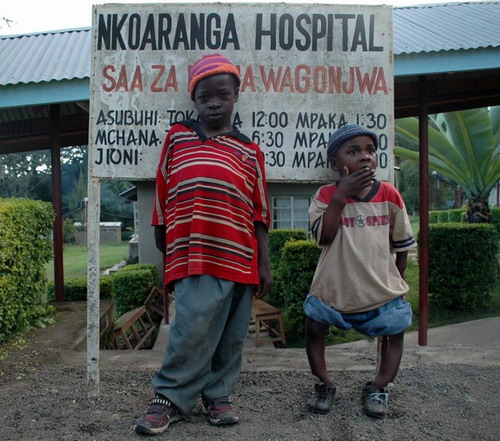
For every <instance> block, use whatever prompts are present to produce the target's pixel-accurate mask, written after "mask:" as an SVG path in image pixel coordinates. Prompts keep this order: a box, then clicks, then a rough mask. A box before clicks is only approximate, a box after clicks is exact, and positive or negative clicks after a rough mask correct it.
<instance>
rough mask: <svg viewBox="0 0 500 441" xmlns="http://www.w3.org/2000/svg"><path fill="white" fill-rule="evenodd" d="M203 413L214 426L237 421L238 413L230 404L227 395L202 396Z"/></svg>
mask: <svg viewBox="0 0 500 441" xmlns="http://www.w3.org/2000/svg"><path fill="white" fill-rule="evenodd" d="M203 413H204V414H205V415H208V421H209V422H210V424H213V425H214V426H222V425H227V424H236V423H237V422H238V415H236V412H235V411H234V409H233V407H232V406H231V400H230V399H229V397H219V398H213V399H208V398H203Z"/></svg>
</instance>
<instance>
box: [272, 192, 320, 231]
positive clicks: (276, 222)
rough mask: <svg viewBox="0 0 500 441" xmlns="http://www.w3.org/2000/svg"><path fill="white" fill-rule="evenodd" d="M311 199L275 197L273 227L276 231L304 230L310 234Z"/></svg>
mask: <svg viewBox="0 0 500 441" xmlns="http://www.w3.org/2000/svg"><path fill="white" fill-rule="evenodd" d="M310 203H311V198H310V197H304V196H273V198H272V209H273V225H272V227H273V228H274V229H280V228H302V229H304V230H306V231H307V232H309V213H308V209H309V204H310Z"/></svg>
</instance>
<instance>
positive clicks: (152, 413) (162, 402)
mask: <svg viewBox="0 0 500 441" xmlns="http://www.w3.org/2000/svg"><path fill="white" fill-rule="evenodd" d="M182 419H184V416H183V415H182V414H181V412H180V410H179V409H178V408H177V406H176V405H175V404H174V403H172V402H171V401H170V400H168V399H167V398H165V397H163V396H161V395H156V397H155V398H154V399H153V400H152V401H151V403H150V404H149V407H148V409H147V410H146V413H145V414H144V415H143V417H142V418H141V419H140V420H139V421H137V424H136V425H135V431H136V432H137V433H142V434H146V435H159V434H160V433H163V432H165V430H167V429H168V426H169V425H170V423H175V422H176V421H180V420H182Z"/></svg>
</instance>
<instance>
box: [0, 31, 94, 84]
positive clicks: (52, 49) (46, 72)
mask: <svg viewBox="0 0 500 441" xmlns="http://www.w3.org/2000/svg"><path fill="white" fill-rule="evenodd" d="M90 50H91V32H90V29H89V28H82V29H70V30H64V31H51V32H43V33H37V34H28V35H15V36H7V37H0V56H1V59H2V62H1V63H0V85H2V86H5V85H10V84H28V83H41V82H45V81H60V80H74V79H82V78H89V76H90Z"/></svg>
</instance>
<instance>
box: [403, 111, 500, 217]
mask: <svg viewBox="0 0 500 441" xmlns="http://www.w3.org/2000/svg"><path fill="white" fill-rule="evenodd" d="M430 121H431V124H429V167H430V168H432V169H433V170H436V171H437V172H438V173H440V174H441V175H443V176H446V177H447V178H448V179H449V180H450V181H452V182H455V183H456V184H457V185H459V186H460V187H461V188H462V190H463V192H464V194H465V196H466V198H467V200H468V210H467V220H468V222H491V212H490V210H489V206H488V198H489V195H490V193H491V190H492V189H493V187H494V186H495V184H496V183H497V182H498V181H499V180H500V106H497V107H492V108H491V109H489V110H488V109H473V110H462V111H458V112H449V113H439V114H436V115H431V116H430ZM395 127H396V133H398V134H400V135H402V136H404V137H406V138H408V139H409V140H411V141H412V145H411V147H410V148H405V147H400V146H396V147H395V148H394V153H395V154H396V156H399V157H401V158H404V159H408V160H411V161H417V162H418V161H419V153H418V119H417V118H414V117H412V118H402V119H398V120H396V124H395Z"/></svg>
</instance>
